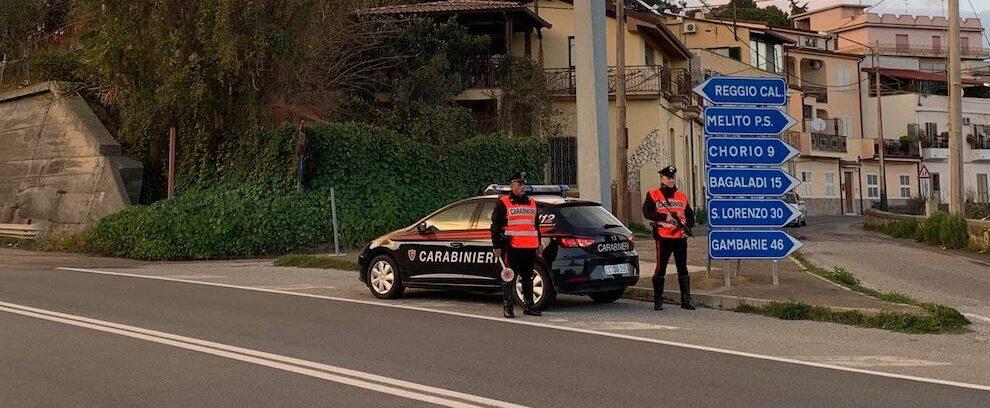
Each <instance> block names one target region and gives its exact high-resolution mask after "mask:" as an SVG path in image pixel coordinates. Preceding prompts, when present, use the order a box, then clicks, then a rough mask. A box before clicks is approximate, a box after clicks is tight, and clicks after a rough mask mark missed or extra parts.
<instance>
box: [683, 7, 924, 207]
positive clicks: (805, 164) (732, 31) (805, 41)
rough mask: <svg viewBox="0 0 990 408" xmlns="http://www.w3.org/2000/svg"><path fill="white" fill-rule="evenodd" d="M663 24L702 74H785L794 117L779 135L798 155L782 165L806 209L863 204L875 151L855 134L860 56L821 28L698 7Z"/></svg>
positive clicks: (859, 124) (859, 127) (860, 125)
mask: <svg viewBox="0 0 990 408" xmlns="http://www.w3.org/2000/svg"><path fill="white" fill-rule="evenodd" d="M667 24H668V26H669V27H670V28H671V30H672V31H674V33H676V34H677V35H678V39H679V40H681V41H682V42H684V43H685V44H687V45H688V47H690V48H691V49H692V51H694V52H695V54H696V55H697V56H698V59H699V60H701V63H700V66H702V67H703V68H704V69H705V75H706V76H712V75H739V76H782V77H785V78H786V79H787V83H788V88H789V89H788V105H787V111H788V114H790V115H791V116H792V117H794V118H795V119H798V123H797V125H795V126H794V127H793V128H791V129H789V130H788V131H787V132H785V134H784V135H783V136H782V137H784V138H785V140H787V141H788V142H789V143H790V144H792V145H793V146H795V147H796V148H797V149H798V150H800V152H801V156H799V157H798V159H796V160H795V161H794V162H793V163H791V164H789V165H788V166H787V167H786V168H787V169H788V171H789V172H791V174H793V175H794V176H795V177H796V178H798V179H799V180H801V181H802V185H801V186H799V187H798V188H797V190H796V191H797V193H798V194H799V195H800V197H801V199H802V200H804V201H805V204H806V206H807V208H808V213H809V214H811V215H826V214H858V213H862V211H863V208H864V207H869V193H870V191H872V190H868V189H867V188H866V185H867V184H868V181H870V180H872V179H871V178H870V174H873V173H874V172H875V171H874V170H873V169H875V168H878V165H877V164H876V161H877V160H876V156H877V153H878V152H877V151H876V148H875V146H874V140H873V139H871V138H864V133H863V122H862V113H861V112H862V105H861V103H860V94H861V87H862V86H864V84H863V83H862V82H860V81H858V80H857V78H858V76H859V74H858V73H859V71H860V68H861V62H862V59H863V58H862V56H861V55H858V54H853V53H846V52H839V51H836V50H835V47H834V44H833V43H832V42H831V41H829V39H830V37H829V36H828V35H823V34H820V33H818V32H816V31H811V30H807V29H800V28H795V27H775V26H768V25H766V24H762V23H755V22H732V21H724V20H719V19H710V18H704V17H702V16H701V15H700V14H696V15H694V16H684V15H668V16H667ZM900 167H903V168H911V169H916V167H917V166H916V165H914V164H905V165H902V166H900ZM900 167H899V168H900ZM912 171H914V170H912Z"/></svg>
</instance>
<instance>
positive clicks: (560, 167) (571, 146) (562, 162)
mask: <svg viewBox="0 0 990 408" xmlns="http://www.w3.org/2000/svg"><path fill="white" fill-rule="evenodd" d="M549 173H550V174H549V176H550V179H549V180H548V181H549V182H550V184H567V185H570V186H574V185H577V138H576V137H552V138H550V163H549Z"/></svg>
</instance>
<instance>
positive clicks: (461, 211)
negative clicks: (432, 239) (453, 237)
mask: <svg viewBox="0 0 990 408" xmlns="http://www.w3.org/2000/svg"><path fill="white" fill-rule="evenodd" d="M475 208H478V202H477V201H471V202H467V203H464V204H458V205H455V206H453V207H450V208H448V209H446V210H443V211H441V212H439V213H437V214H436V215H434V216H432V217H430V219H428V220H426V225H428V226H431V227H436V229H438V230H440V231H457V230H466V229H471V217H472V216H473V215H474V209H475Z"/></svg>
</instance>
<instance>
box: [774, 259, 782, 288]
mask: <svg viewBox="0 0 990 408" xmlns="http://www.w3.org/2000/svg"><path fill="white" fill-rule="evenodd" d="M779 285H780V274H779V273H778V272H777V260H776V259H774V260H773V286H779Z"/></svg>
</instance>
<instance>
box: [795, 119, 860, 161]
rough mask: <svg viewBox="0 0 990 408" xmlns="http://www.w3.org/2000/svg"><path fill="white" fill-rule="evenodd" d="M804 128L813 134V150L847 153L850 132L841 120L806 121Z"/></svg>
mask: <svg viewBox="0 0 990 408" xmlns="http://www.w3.org/2000/svg"><path fill="white" fill-rule="evenodd" d="M804 128H805V130H806V131H808V132H809V133H811V150H817V151H821V152H838V153H846V152H847V151H848V148H847V146H846V139H847V138H848V137H849V130H848V129H846V126H844V124H843V122H842V120H841V119H818V121H817V128H816V120H815V119H805V120H804Z"/></svg>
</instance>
